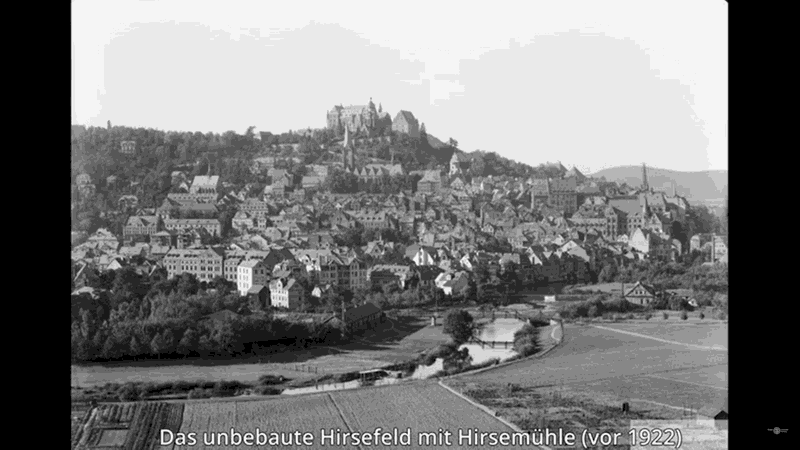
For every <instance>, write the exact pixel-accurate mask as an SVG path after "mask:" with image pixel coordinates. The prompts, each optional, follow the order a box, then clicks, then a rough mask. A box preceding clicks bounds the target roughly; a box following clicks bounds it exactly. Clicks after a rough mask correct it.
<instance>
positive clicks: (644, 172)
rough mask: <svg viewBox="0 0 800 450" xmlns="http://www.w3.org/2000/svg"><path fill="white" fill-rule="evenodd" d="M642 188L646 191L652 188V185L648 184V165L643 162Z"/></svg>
mask: <svg viewBox="0 0 800 450" xmlns="http://www.w3.org/2000/svg"><path fill="white" fill-rule="evenodd" d="M642 189H643V190H645V191H648V190H650V186H649V185H648V184H647V166H646V165H645V163H642Z"/></svg>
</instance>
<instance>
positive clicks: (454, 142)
mask: <svg viewBox="0 0 800 450" xmlns="http://www.w3.org/2000/svg"><path fill="white" fill-rule="evenodd" d="M447 145H448V146H450V147H451V148H453V150H455V149H457V148H458V141H457V140H455V139H453V138H450V139H448V140H447Z"/></svg>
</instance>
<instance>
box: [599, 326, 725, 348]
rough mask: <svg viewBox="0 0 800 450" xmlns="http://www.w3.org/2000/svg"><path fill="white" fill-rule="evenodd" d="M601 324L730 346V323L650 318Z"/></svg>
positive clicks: (625, 329)
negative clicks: (646, 320)
mask: <svg viewBox="0 0 800 450" xmlns="http://www.w3.org/2000/svg"><path fill="white" fill-rule="evenodd" d="M599 325H601V326H603V327H607V328H612V329H616V330H620V331H627V332H632V333H638V334H643V335H646V336H652V337H655V338H659V339H664V340H669V341H675V342H680V343H683V344H695V345H700V346H706V347H713V346H719V347H720V348H721V349H727V348H728V325H727V324H723V323H720V322H716V321H715V322H707V321H706V322H703V321H700V320H686V321H671V320H666V321H664V320H660V319H659V320H654V319H650V321H648V322H641V321H637V322H631V323H628V322H619V323H608V324H599Z"/></svg>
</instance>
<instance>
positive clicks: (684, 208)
mask: <svg viewBox="0 0 800 450" xmlns="http://www.w3.org/2000/svg"><path fill="white" fill-rule="evenodd" d="M147 133H150V135H149V137H145V138H144V140H142V142H137V141H136V139H135V136H136V133H135V130H132V129H126V128H124V127H111V124H110V123H109V127H108V129H105V130H104V129H102V128H99V129H90V130H86V129H83V128H81V127H74V132H73V149H74V151H76V152H84V153H83V154H84V155H87V156H85V157H86V158H87V159H89V158H90V157H91V150H88V149H87V146H95V148H98V149H102V150H103V151H105V152H107V157H108V158H110V159H111V160H113V161H114V162H113V164H115V166H113V167H116V168H117V169H119V168H120V167H125V166H126V165H128V167H127V172H126V170H121V171H119V174H111V175H108V176H107V177H105V178H103V179H98V174H97V172H98V171H104V170H107V168H106V167H102V166H101V165H100V164H96V165H95V166H94V172H95V173H92V174H89V173H87V172H86V171H82V172H80V173H77V175H76V176H75V177H74V185H73V232H72V289H73V293H72V294H73V296H84V297H86V298H97V297H98V296H99V295H101V294H102V293H104V292H105V295H109V294H111V295H113V296H116V297H115V298H117V300H115V301H113V302H112V304H120V303H123V302H125V301H126V299H127V301H128V302H133V303H131V304H139V303H141V295H142V294H143V293H139V295H138V297H139V299H137V300H135V301H134V300H132V299H130V298H128V297H124V296H122V297H120V295H121V294H120V293H119V292H113V291H114V290H115V289H117V290H119V286H120V285H121V284H122V285H124V284H125V282H122V281H120V277H122V278H124V279H125V280H129V279H134V278H135V279H138V280H140V281H141V283H144V284H142V285H143V286H150V287H151V288H152V286H153V283H157V282H158V281H159V280H161V281H165V282H166V281H169V280H181V281H180V283H192V284H193V285H194V286H196V287H195V288H194V289H192V290H191V292H198V291H199V292H205V293H206V294H211V295H213V294H214V293H215V292H216V293H217V294H219V295H220V296H225V298H228V303H227V304H229V305H234V306H229V307H228V308H227V309H229V310H230V312H231V313H233V314H250V313H252V312H254V311H267V310H273V311H290V312H305V313H320V314H328V315H329V316H330V317H339V318H340V319H341V317H343V316H342V315H343V314H346V313H347V311H348V309H352V308H356V307H359V306H361V305H363V304H364V303H365V302H367V301H369V302H370V303H373V304H377V305H378V306H379V307H390V306H392V307H399V306H402V305H409V306H410V305H414V304H422V303H425V302H428V301H432V300H437V301H438V300H443V301H444V300H445V299H453V298H456V299H465V300H472V301H475V300H478V301H482V302H495V303H497V302H500V303H503V302H506V303H507V302H508V299H509V298H510V297H511V296H514V295H516V294H518V293H520V292H523V291H536V292H549V293H555V292H557V291H558V289H560V287H561V286H564V285H575V284H593V283H598V282H608V281H615V279H614V274H615V273H619V272H621V271H623V270H624V269H625V268H626V267H632V266H636V267H639V268H641V267H646V266H647V265H651V264H669V263H673V264H674V263H676V262H678V261H689V265H691V264H694V263H697V262H698V261H699V263H700V264H701V265H702V266H715V265H725V264H727V258H728V256H727V238H726V236H725V234H722V233H718V232H715V231H716V230H708V229H706V230H702V231H705V232H703V233H695V234H691V235H690V233H692V231H694V230H696V229H697V228H698V225H697V223H698V221H697V218H696V217H694V216H696V214H694V213H693V207H692V206H691V205H690V204H689V202H688V201H687V200H686V199H685V198H683V197H681V196H678V195H675V194H674V192H664V191H663V190H656V189H652V188H650V187H649V186H648V181H647V167H646V166H645V165H644V164H643V165H642V183H641V185H640V186H628V185H627V184H624V183H623V184H618V183H615V182H607V181H606V180H596V179H592V178H591V177H588V176H586V175H584V174H582V173H581V172H580V171H579V170H578V169H577V168H575V167H573V168H571V169H567V168H566V167H564V166H563V165H561V164H560V163H544V164H542V165H540V166H539V167H538V168H531V167H529V166H525V167H524V168H523V169H519V170H517V172H516V173H513V171H511V170H509V171H506V173H497V172H503V170H500V169H497V166H495V167H489V166H488V164H487V160H490V159H491V158H487V157H485V156H482V154H481V152H473V153H470V154H468V153H464V152H462V151H460V150H458V148H457V142H456V141H455V140H453V139H450V142H449V143H447V144H444V143H441V141H438V140H436V141H437V142H438V143H439V145H438V147H435V146H433V145H432V144H431V142H432V141H434V140H435V138H433V137H432V136H431V137H428V135H427V133H426V131H425V125H424V124H422V125H421V126H420V124H419V121H418V119H416V118H415V117H414V115H413V113H411V112H408V111H400V112H399V113H398V114H397V115H396V116H395V118H394V119H393V120H392V119H391V118H390V116H389V113H387V112H385V111H383V109H382V107H381V106H378V107H377V108H376V107H375V105H374V104H373V103H372V100H370V102H369V104H368V105H366V106H349V107H342V106H336V107H334V108H333V109H332V110H331V111H329V112H328V113H327V127H326V128H324V129H320V130H306V131H303V132H297V133H289V134H284V135H280V136H275V135H272V134H271V133H259V134H256V133H255V132H254V129H253V127H251V129H249V130H248V132H247V134H246V135H245V136H239V135H236V134H235V133H233V132H229V133H226V134H227V136H222V137H219V138H217V139H219V141H220V142H223V143H222V144H217V145H216V146H214V145H209V146H208V147H206V148H204V151H201V152H195V154H194V155H193V154H192V152H191V149H190V148H188V146H187V140H190V139H192V138H193V137H192V135H191V133H187V134H188V136H187V137H185V138H183V139H181V138H180V135H177V134H172V135H168V134H164V133H162V134H163V136H158V133H155V134H156V135H157V137H156V138H154V137H153V135H154V132H152V131H145V132H144V133H141V130H140V134H139V135H140V136H147ZM197 134H198V135H200V133H197ZM176 135H177V136H178V138H177V139H176V138H175V136H176ZM200 137H201V138H202V137H203V136H202V135H200ZM213 138H214V137H213V136H212V140H213ZM140 139H141V138H140ZM226 139H227V141H226ZM237 140H238V141H239V143H238V144H237V143H236V141H237ZM241 142H245V143H244V144H242V143H241ZM212 144H213V142H212ZM96 151H97V150H96ZM226 151H227V152H228V153H227V155H228V156H227V157H224V158H217V159H214V160H212V158H214V157H215V156H214V153H218V154H225V152H226ZM420 153H423V159H422V160H421V161H420V160H419V159H414V158H413V157H418V155H419V154H420ZM425 153H427V155H425ZM176 154H178V156H176ZM230 155H233V156H230ZM409 155H411V156H412V157H409ZM387 156H388V158H387ZM489 156H491V157H494V158H495V161H496V158H498V157H497V156H496V155H495V154H490V155H489ZM424 158H427V159H424ZM109 166H110V165H109ZM219 166H224V167H225V169H224V170H220V169H219V168H218V167H219ZM84 167H89V166H88V165H85V166H84ZM131 167H133V169H132V170H131ZM136 167H140V168H142V170H145V171H146V170H148V169H149V170H152V171H159V173H158V174H157V175H153V174H152V173H136V170H138V169H136ZM232 168H233V169H235V168H239V169H241V168H244V170H243V171H242V170H239V171H238V172H237V171H236V170H233V169H232ZM515 170H516V168H515ZM492 172H495V173H492ZM509 172H512V173H509ZM226 174H233V175H232V176H231V177H230V178H226V176H227V175H226ZM126 176H127V178H128V180H127V183H125V182H124V181H123V180H122V178H123V177H126ZM159 176H160V178H159ZM148 178H149V180H148ZM153 180H156V181H155V182H154V181H153ZM245 181H247V182H245ZM148 182H149V183H151V184H153V183H154V184H155V185H156V186H158V189H161V188H162V187H163V188H165V189H163V191H162V192H157V193H156V194H154V195H148V193H146V189H144V188H143V185H144V184H146V183H148ZM103 191H104V192H103ZM113 195H116V196H113ZM98 198H101V199H102V201H98ZM98 203H102V204H103V205H105V206H101V207H99V209H100V210H99V212H98V211H96V210H95V211H94V214H95V216H94V217H91V218H88V219H87V218H86V217H88V216H87V214H89V213H86V212H85V211H87V209H91V208H92V207H94V208H97V207H96V206H87V205H96V204H98ZM109 205H110V207H109ZM82 211H83V212H82ZM90 223H91V224H90ZM98 224H99V226H98ZM103 225H105V226H103ZM701 225H702V224H701ZM95 226H96V227H97V228H95V229H92V228H93V227H95ZM110 227H111V228H114V227H115V229H109V228H110ZM709 231H710V232H709ZM123 273H124V274H125V275H124V276H123V275H120V274H123ZM131 277H132V278H131ZM140 281H136V282H133V281H127V283H129V284H131V285H138V284H140ZM635 281H641V282H642V283H644V284H645V285H646V284H647V282H648V281H649V280H635ZM131 289H132V288H131ZM628 290H629V291H630V292H623V293H622V294H623V296H624V295H627V294H630V296H631V298H633V297H635V295H634V291H636V292H638V291H637V290H636V289H635V286H634V283H631V284H630V285H629V289H628ZM650 291H651V292H653V295H652V298H651V300H652V299H654V298H656V297H658V295H660V294H659V293H658V292H656V291H655V290H654V289H653V288H650ZM145 292H146V291H145ZM167 292H168V291H167ZM237 296H238V298H236V297H237ZM151 297H152V296H151V294H150V293H148V294H147V296H146V297H145V298H146V299H150V298H151ZM231 298H235V299H234V300H230V299H231ZM79 322H80V321H79ZM98 346H100V345H99V344H98Z"/></svg>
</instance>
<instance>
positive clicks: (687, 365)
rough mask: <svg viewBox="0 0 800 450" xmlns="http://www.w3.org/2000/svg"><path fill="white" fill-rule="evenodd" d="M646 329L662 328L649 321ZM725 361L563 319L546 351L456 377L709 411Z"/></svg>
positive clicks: (718, 400) (717, 399)
mask: <svg viewBox="0 0 800 450" xmlns="http://www.w3.org/2000/svg"><path fill="white" fill-rule="evenodd" d="M604 326H605V325H604ZM689 329H691V328H689ZM651 332H653V334H657V332H661V333H663V331H661V329H660V328H655V327H654V328H652V329H651ZM717 333H719V332H717ZM712 334H713V333H712ZM671 336H673V338H674V337H675V336H674V335H671ZM689 340H690V339H689ZM727 363H728V355H727V351H721V350H710V349H706V350H703V349H698V348H696V347H692V346H689V345H677V344H667V343H664V342H661V341H656V340H653V339H650V338H647V337H642V336H634V335H630V334H623V333H620V332H618V331H612V330H608V329H600V328H596V327H592V326H579V325H571V324H570V325H565V337H564V342H563V343H562V344H561V345H560V346H559V347H557V348H556V349H555V350H553V351H552V352H551V353H549V354H548V355H547V356H546V357H544V358H542V359H534V360H525V361H521V362H519V363H516V364H510V365H508V366H504V367H500V368H498V369H496V370H489V371H486V372H482V373H477V374H474V375H469V374H466V375H464V376H463V377H460V378H459V381H463V382H471V383H476V384H487V385H491V384H493V383H506V384H507V383H514V384H517V385H519V386H520V387H522V388H550V387H554V386H560V385H569V386H570V388H571V389H576V390H577V389H579V388H580V389H586V390H587V391H590V392H595V393H607V394H609V395H613V396H615V398H617V399H619V401H620V403H619V404H621V401H622V398H629V399H638V400H642V401H647V402H658V403H663V404H664V405H668V406H671V407H674V408H682V407H683V406H685V404H686V402H687V401H689V400H691V403H692V404H693V406H694V407H696V408H698V409H702V410H703V411H705V412H706V413H711V415H713V414H715V413H716V412H718V411H719V407H720V406H721V405H722V403H723V402H724V399H725V398H726V397H727ZM447 383H450V381H448V382H447ZM652 404H655V403H652Z"/></svg>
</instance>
